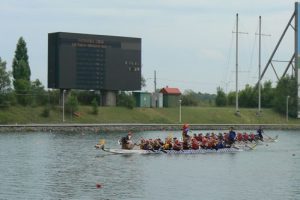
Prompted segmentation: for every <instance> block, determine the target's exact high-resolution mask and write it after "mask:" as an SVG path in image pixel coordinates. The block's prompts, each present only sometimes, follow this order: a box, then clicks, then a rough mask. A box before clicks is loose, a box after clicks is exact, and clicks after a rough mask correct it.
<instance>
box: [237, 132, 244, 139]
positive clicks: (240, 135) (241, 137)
mask: <svg viewBox="0 0 300 200" xmlns="http://www.w3.org/2000/svg"><path fill="white" fill-rule="evenodd" d="M237 140H238V141H242V140H243V135H242V134H241V133H238V135H237Z"/></svg>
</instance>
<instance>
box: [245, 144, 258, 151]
mask: <svg viewBox="0 0 300 200" xmlns="http://www.w3.org/2000/svg"><path fill="white" fill-rule="evenodd" d="M256 145H257V143H255V144H254V145H253V146H252V147H251V146H249V145H248V144H245V146H246V147H248V148H250V149H251V150H254V147H256Z"/></svg>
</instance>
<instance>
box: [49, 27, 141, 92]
mask: <svg viewBox="0 0 300 200" xmlns="http://www.w3.org/2000/svg"><path fill="white" fill-rule="evenodd" d="M48 88H58V89H83V90H123V91H132V90H140V89H141V38H131V37H117V36H104V35H90V34H78V33H64V32H57V33H49V34H48Z"/></svg>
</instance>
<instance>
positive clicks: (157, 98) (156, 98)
mask: <svg viewBox="0 0 300 200" xmlns="http://www.w3.org/2000/svg"><path fill="white" fill-rule="evenodd" d="M151 107H152V108H162V107H163V94H162V93H158V92H155V93H152V96H151Z"/></svg>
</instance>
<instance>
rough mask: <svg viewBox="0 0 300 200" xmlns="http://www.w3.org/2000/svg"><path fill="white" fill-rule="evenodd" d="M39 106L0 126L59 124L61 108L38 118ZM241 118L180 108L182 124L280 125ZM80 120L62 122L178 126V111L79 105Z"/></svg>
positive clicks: (6, 114)
mask: <svg viewBox="0 0 300 200" xmlns="http://www.w3.org/2000/svg"><path fill="white" fill-rule="evenodd" d="M43 109H44V108H43V107H34V108H32V107H10V108H8V109H4V110H3V109H2V110H1V111H0V124H16V123H17V124H30V123H62V112H61V109H59V108H56V109H52V110H51V111H50V116H49V117H42V116H41V113H42V112H43ZM240 112H241V116H236V115H234V108H228V107H222V108H218V107H182V122H187V123H191V124H258V123H262V124H283V123H286V118H285V116H283V115H279V114H278V113H276V112H274V111H272V110H271V109H263V112H262V115H261V116H260V117H257V116H256V109H241V110H240ZM79 113H80V117H75V116H74V115H73V116H71V114H67V113H66V114H65V122H66V123H178V119H179V109H178V108H159V109H152V108H135V109H133V110H130V109H127V108H121V107H99V113H98V115H93V114H91V107H89V106H81V107H80V110H79ZM289 123H290V124H299V123H300V120H298V119H291V118H290V119H289Z"/></svg>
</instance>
